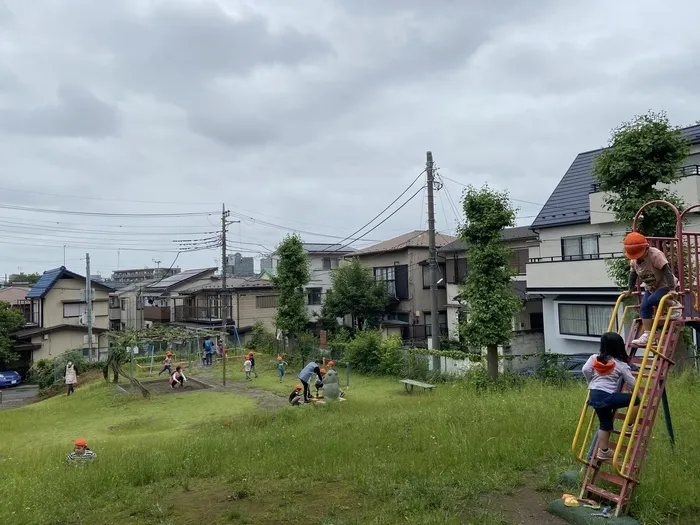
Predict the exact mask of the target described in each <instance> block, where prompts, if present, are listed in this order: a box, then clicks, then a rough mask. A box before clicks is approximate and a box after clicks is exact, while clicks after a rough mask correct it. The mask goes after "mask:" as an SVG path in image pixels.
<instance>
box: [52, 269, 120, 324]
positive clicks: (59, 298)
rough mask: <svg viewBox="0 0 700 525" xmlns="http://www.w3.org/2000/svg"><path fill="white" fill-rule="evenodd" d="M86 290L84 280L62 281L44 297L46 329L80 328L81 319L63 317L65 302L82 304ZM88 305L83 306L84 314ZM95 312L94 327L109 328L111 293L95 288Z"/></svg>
mask: <svg viewBox="0 0 700 525" xmlns="http://www.w3.org/2000/svg"><path fill="white" fill-rule="evenodd" d="M84 290H85V281H84V280H83V279H60V280H59V281H58V282H56V284H55V285H54V287H53V288H52V289H51V290H50V291H49V292H48V293H47V294H46V297H44V299H43V301H44V322H43V326H44V327H45V328H50V327H52V326H57V325H61V324H70V325H75V326H79V325H80V318H79V317H63V304H64V301H74V302H80V295H81V292H82V291H84ZM86 307H87V305H86V304H85V303H83V304H82V308H81V311H82V312H84V311H85V309H86ZM93 312H94V315H95V320H94V324H93V326H94V327H96V328H104V329H105V330H106V329H108V328H109V292H107V291H105V290H101V289H99V288H95V295H94V297H93Z"/></svg>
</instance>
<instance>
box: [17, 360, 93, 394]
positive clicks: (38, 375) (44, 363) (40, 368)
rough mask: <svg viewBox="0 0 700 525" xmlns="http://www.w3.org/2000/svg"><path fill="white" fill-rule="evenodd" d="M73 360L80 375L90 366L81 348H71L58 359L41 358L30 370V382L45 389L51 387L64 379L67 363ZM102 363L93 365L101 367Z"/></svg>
mask: <svg viewBox="0 0 700 525" xmlns="http://www.w3.org/2000/svg"><path fill="white" fill-rule="evenodd" d="M68 361H71V362H72V363H73V364H74V365H75V372H76V374H78V375H80V374H82V373H84V372H86V371H87V370H88V369H89V368H90V366H91V365H90V364H89V363H88V362H87V361H86V360H85V357H83V352H82V351H80V350H71V351H70V352H66V353H65V354H61V355H60V356H58V357H57V358H56V359H39V361H37V362H36V363H34V366H32V368H31V369H30V370H29V379H28V382H29V383H34V384H36V385H38V386H39V389H41V390H43V389H46V388H49V387H50V386H52V385H53V384H55V383H58V382H60V381H61V380H62V379H63V374H64V372H65V369H66V364H68ZM100 366H101V363H94V364H93V367H98V368H99V367H100Z"/></svg>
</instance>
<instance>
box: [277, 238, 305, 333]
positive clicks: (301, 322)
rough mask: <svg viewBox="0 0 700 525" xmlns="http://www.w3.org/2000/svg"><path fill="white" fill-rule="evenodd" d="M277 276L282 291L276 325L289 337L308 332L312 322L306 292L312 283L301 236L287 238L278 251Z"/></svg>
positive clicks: (278, 301)
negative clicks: (310, 321)
mask: <svg viewBox="0 0 700 525" xmlns="http://www.w3.org/2000/svg"><path fill="white" fill-rule="evenodd" d="M276 253H277V256H278V257H279V262H278V264H277V273H276V275H275V276H274V277H273V278H272V282H273V283H274V285H275V288H277V290H278V291H279V297H278V298H277V315H276V316H275V324H276V326H277V328H278V329H280V330H282V331H283V332H284V333H285V335H287V336H288V337H297V336H298V335H299V334H301V333H302V332H304V330H305V329H306V325H307V323H308V322H309V312H308V310H307V308H306V303H307V294H306V292H305V290H304V288H305V287H306V285H307V284H308V283H309V281H310V280H311V270H310V268H309V257H308V255H307V254H306V251H305V250H304V246H303V244H302V242H301V239H300V238H299V236H298V235H287V236H286V237H285V238H284V240H283V241H282V242H281V243H280V244H279V246H278V247H277V251H276Z"/></svg>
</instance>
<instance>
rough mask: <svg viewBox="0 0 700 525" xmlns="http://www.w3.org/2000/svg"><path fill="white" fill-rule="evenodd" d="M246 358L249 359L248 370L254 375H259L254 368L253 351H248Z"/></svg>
mask: <svg viewBox="0 0 700 525" xmlns="http://www.w3.org/2000/svg"><path fill="white" fill-rule="evenodd" d="M248 359H250V371H251V372H252V373H253V374H255V377H260V376H258V371H257V370H256V368H255V352H248Z"/></svg>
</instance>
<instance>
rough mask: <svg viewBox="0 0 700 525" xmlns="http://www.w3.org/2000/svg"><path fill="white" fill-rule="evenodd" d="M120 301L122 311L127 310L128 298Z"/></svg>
mask: <svg viewBox="0 0 700 525" xmlns="http://www.w3.org/2000/svg"><path fill="white" fill-rule="evenodd" d="M120 303H121V307H122V312H124V311H126V299H122V300H121V301H120Z"/></svg>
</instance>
